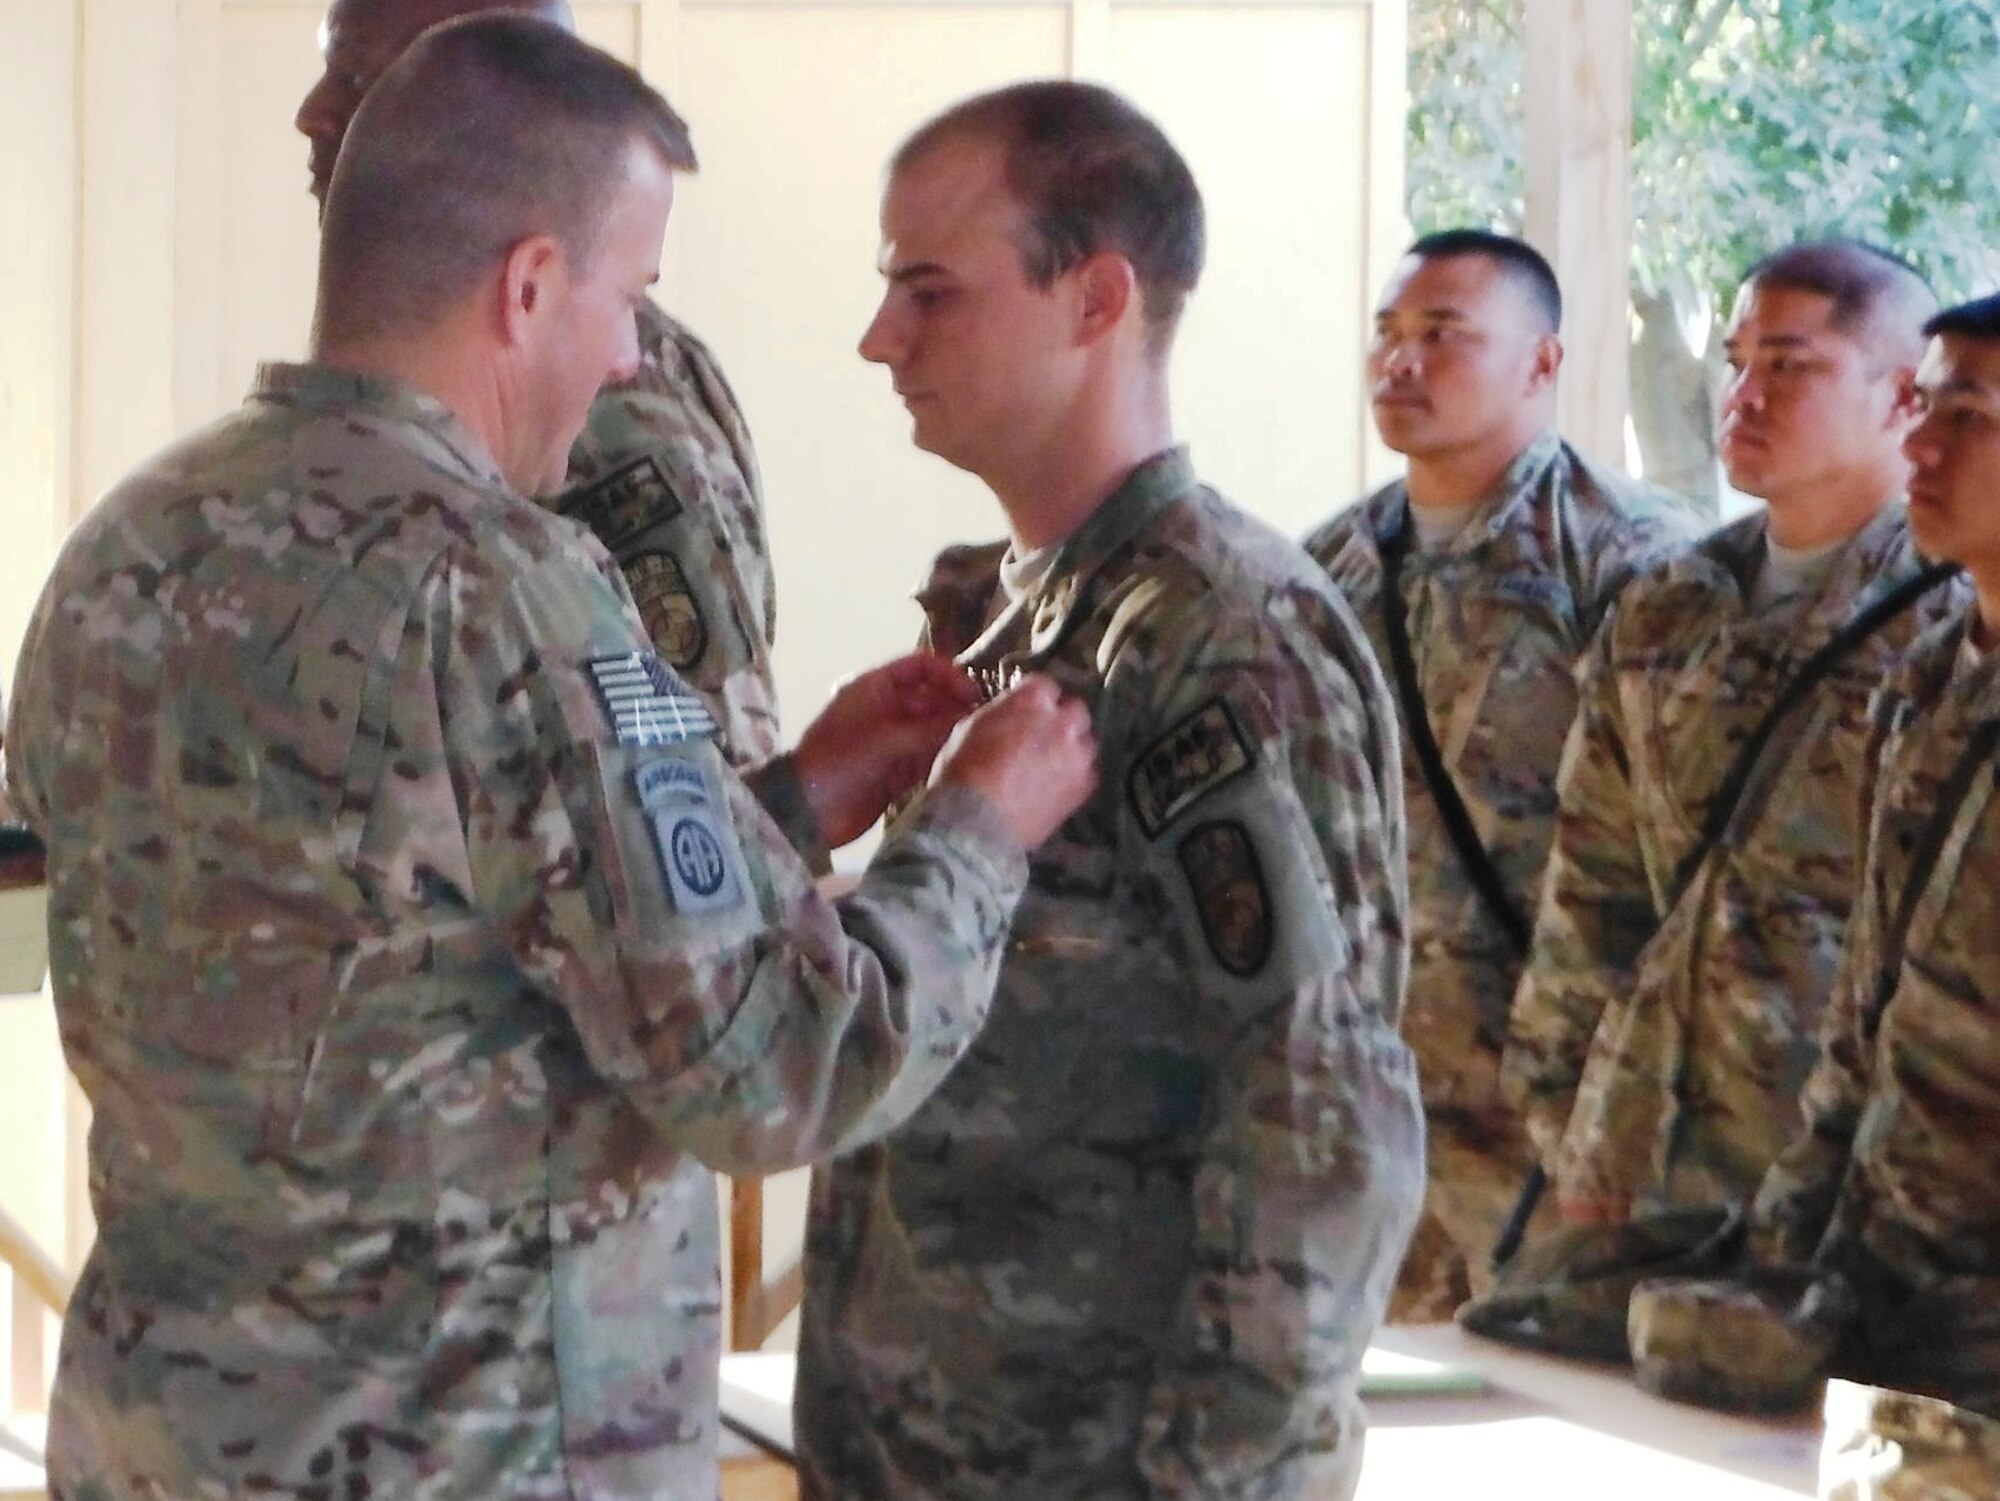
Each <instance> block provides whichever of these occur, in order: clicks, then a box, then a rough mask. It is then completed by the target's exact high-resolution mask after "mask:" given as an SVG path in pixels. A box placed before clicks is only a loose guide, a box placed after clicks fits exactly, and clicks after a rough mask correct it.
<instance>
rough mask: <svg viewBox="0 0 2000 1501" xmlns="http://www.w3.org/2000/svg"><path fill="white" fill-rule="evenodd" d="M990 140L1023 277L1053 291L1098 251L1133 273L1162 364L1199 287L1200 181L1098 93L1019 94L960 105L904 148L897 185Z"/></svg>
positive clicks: (1034, 86)
mask: <svg viewBox="0 0 2000 1501" xmlns="http://www.w3.org/2000/svg"><path fill="white" fill-rule="evenodd" d="M962 139H974V140H990V141H993V142H995V143H997V144H998V145H999V147H1000V149H1001V151H1002V152H1003V154H1004V157H1005V161H1006V167H1005V171H1006V182H1007V188H1008V191H1009V192H1011V193H1012V194H1013V196H1014V198H1015V201H1016V202H1018V203H1019V204H1020V205H1021V207H1022V209H1023V210H1024V211H1025V213H1026V216H1027V220H1028V229H1027V240H1026V243H1025V244H1023V245H1022V246H1021V267H1022V270H1023V272H1024V273H1025V274H1026V276H1027V278H1028V280H1029V282H1030V283H1032V284H1033V285H1035V286H1038V287H1046V286H1048V285H1049V284H1050V283H1052V282H1053V281H1054V280H1055V279H1056V278H1057V277H1058V276H1060V275H1062V274H1063V273H1064V272H1065V271H1068V270H1070V269H1071V268H1072V267H1074V266H1077V265H1079V264H1081V263H1082V262H1083V261H1085V260H1088V259H1089V258H1090V257H1091V256H1093V255H1097V254H1099V253H1101V252H1103V251H1113V252H1116V253H1117V254H1119V255H1122V256H1124V257H1125V259H1126V260H1128V261H1130V262H1131V263H1132V271H1133V274H1134V276H1135V277H1136V279H1137V280H1138V283H1139V291H1140V297H1141V305H1142V308H1143V310H1144V314H1145V319H1146V323H1147V327H1148V331H1149V334H1150V336H1151V342H1152V345H1153V348H1154V350H1155V352H1156V353H1160V352H1164V351H1165V349H1166V347H1167V345H1168V344H1169V343H1170V342H1171V341H1172V339H1173V332H1174V329H1175V328H1176V327H1177V326H1178V325H1179V323H1180V317H1181V312H1182V310H1183V309H1184V308H1185V307H1186V305H1187V298H1188V294H1189V293H1190V292H1192V291H1193V290H1194V288H1195V283H1196V282H1198V281H1199V280H1200V279H1201V268H1202V261H1203V258H1204V257H1205V255H1206V253H1207V236H1208V231H1207V224H1206V220H1205V216H1204V211H1203V209H1202V202H1201V189H1200V188H1198V187H1197V186H1196V185H1195V180H1194V173H1192V172H1191V171H1189V170H1188V164H1187V162H1186V161H1185V160H1183V158H1182V157H1181V154H1180V152H1179V151H1177V150H1175V149H1174V144H1173V142H1171V141H1169V140H1168V139H1167V136H1166V132H1165V131H1163V130H1161V129H1160V127H1159V126H1158V125H1156V124H1154V123H1153V121H1152V120H1150V119H1148V118H1147V117H1146V116H1145V115H1144V114H1141V113H1140V112H1139V110H1138V109H1136V108H1135V107H1134V106H1133V105H1132V104H1131V103H1129V102H1128V101H1126V100H1125V99H1123V98H1121V97H1120V96H1119V95H1117V94H1115V93H1113V92H1112V91H1111V90H1110V89H1106V88H1101V87H1099V86H1098V85H1096V84H1088V83H1072V82H1069V81H1066V80H1048V81H1043V82H1036V83H1021V84H1015V85H1013V86H1012V87H1010V88H1004V89H998V90H995V91H994V92H992V93H988V94H979V95H976V96H975V97H973V98H971V99H967V100H965V101H964V102H963V103H961V104H956V105H953V106H952V107H951V108H950V109H948V110H946V111H945V112H944V113H943V114H941V115H939V116H937V117H936V118H935V119H933V120H931V121H929V122H928V123H927V124H925V125H923V126H921V127H919V128H918V130H917V131H916V132H915V133H914V134H913V135H911V136H910V138H909V139H908V140H906V141H904V142H903V144H902V146H901V147H900V148H898V150H897V152H896V155H895V159H894V160H893V161H892V162H891V163H890V171H891V173H892V175H893V174H894V173H897V172H901V171H903V170H904V169H906V168H907V167H909V165H910V164H911V163H912V162H914V161H916V160H917V159H918V158H919V157H921V156H923V155H924V154H925V153H927V152H929V151H930V150H931V149H932V148H933V147H936V146H938V145H940V144H942V143H943V142H945V141H948V140H962Z"/></svg>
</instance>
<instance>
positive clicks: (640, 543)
mask: <svg viewBox="0 0 2000 1501" xmlns="http://www.w3.org/2000/svg"><path fill="white" fill-rule="evenodd" d="M648 336H649V338H650V337H651V331H650V330H648ZM571 473H572V480H573V481H578V480H581V481H584V483H582V484H580V485H579V488H578V489H577V490H576V491H573V492H572V494H571V497H570V498H569V499H568V500H567V501H566V502H565V508H566V509H567V510H569V511H570V512H571V513H572V514H575V515H577V516H579V517H580V518H581V519H583V520H585V521H586V522H587V523H588V524H589V525H590V526H591V527H592V529H593V530H594V531H596V532H597V534H598V535H599V537H600V538H601V539H603V540H604V541H605V542H606V544H607V545H608V546H612V547H613V549H614V551H615V552H616V553H617V555H618V557H619V560H620V562H621V564H622V566H623V567H624V568H625V570H626V573H627V577H628V579H629V580H630V582H631V586H632V590H633V593H634V594H635V595H636V596H637V597H638V600H639V606H640V616H641V619H642V621H643V622H644V624H645V626H646V629H647V631H648V633H649V634H650V635H651V636H652V638H653V641H654V644H655V646H656V647H657V648H658V650H659V651H660V652H661V654H662V655H664V656H665V657H667V658H668V660H669V661H670V662H672V663H674V664H676V666H677V668H678V670H679V671H681V672H682V674H683V675H684V676H685V677H686V678H687V679H688V680H689V681H690V682H691V683H692V684H693V686H694V688H695V690H696V691H697V692H699V693H701V694H703V695H704V696H706V697H707V698H708V700H709V702H710V704H711V706H712V707H713V708H714V710H715V712H716V713H717V715H718V717H719V718H720V719H721V720H722V721H723V726H724V729H725V730H726V732H727V736H726V742H725V743H726V747H727V753H728V755H729V758H730V760H731V762H732V764H734V765H737V766H739V767H740V766H746V765H754V764H757V763H760V762H763V761H765V760H767V759H769V758H770V757H771V756H773V755H775V754H776V753H777V751H778V748H779V743H780V741H779V728H778V693H777V682H776V678H775V676H774V673H773V668H772V657H771V652H772V648H773V645H774V643H775V639H776V633H777V596H776V589H775V586H774V583H773V577H772V568H771V554H770V546H769V542H768V538H767V534H766V531H765V525H764V496H763V482H762V479H761V477H760V474H759V471H758V466H757V457H756V452H755V449H754V447H753V446H752V444H751V441H750V429H749V425H748V423H747V422H746V421H745V419H744V416H743V410H742V407H741V406H740V405H739V403H738V402H737V399H736V393H735V392H734V391H733V390H732V389H731V388H730V385H729V382H728V381H727V380H726V379H725V378H724V377H723V374H722V370H721V368H720V366H719V365H718V364H717V363H716V359H715V356H714V355H713V354H712V353H711V352H710V351H709V349H708V347H707V346H706V345H705V344H703V343H702V342H701V340H700V339H698V338H696V337H695V336H694V335H693V334H692V333H690V332H688V331H687V330H686V329H684V328H681V327H680V326H679V325H678V324H674V323H672V322H671V321H666V322H664V323H663V325H662V326H661V327H660V329H659V330H658V332H657V343H654V344H651V345H650V347H649V349H648V356H647V359H646V361H645V363H644V364H643V365H642V366H641V367H640V369H639V372H638V373H637V374H636V375H635V376H634V377H633V378H632V379H631V380H630V381H627V382H624V383H622V384H620V385H618V386H615V387H612V388H610V389H608V390H607V391H606V392H605V393H604V394H603V395H602V396H601V397H600V398H599V399H598V400H597V402H595V403H594V404H593V405H592V407H591V411H590V417H589V424H588V426H587V428H586V430H585V432H584V433H583V434H582V435H581V436H580V437H579V439H578V442H577V444H576V447H575V449H574V450H573V451H572V454H571Z"/></svg>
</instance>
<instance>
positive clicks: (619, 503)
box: [556, 454, 685, 552]
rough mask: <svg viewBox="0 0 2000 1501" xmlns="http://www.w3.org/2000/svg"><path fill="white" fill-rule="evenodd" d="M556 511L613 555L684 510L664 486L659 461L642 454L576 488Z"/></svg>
mask: <svg viewBox="0 0 2000 1501" xmlns="http://www.w3.org/2000/svg"><path fill="white" fill-rule="evenodd" d="M556 509H557V510H559V511H561V512H562V514H563V515H565V516H568V517H570V518H571V519H572V520H575V521H581V522H582V523H583V524H584V525H585V526H587V527H589V528H590V530H591V532H592V533H593V534H594V535H595V536H596V538H597V540H598V541H600V542H602V543H603V544H604V545H605V547H606V548H607V549H609V550H610V551H612V552H616V551H617V550H618V549H619V547H620V546H621V545H622V544H624V543H626V542H629V541H631V540H632V539H633V538H634V537H636V536H638V535H639V534H640V533H641V532H643V531H645V530H646V529H647V528H649V527H653V526H657V525H659V524H660V523H661V522H663V521H672V520H673V519H674V518H675V517H676V516H678V515H680V513H681V512H682V511H683V510H684V509H685V507H684V506H683V505H682V503H681V498H680V497H679V496H678V495H676V494H674V487H673V486H672V485H670V484H669V483H667V475H666V471H665V470H663V469H661V468H660V461H659V460H658V459H656V458H654V457H653V456H652V455H651V454H642V455H641V456H640V457H638V458H636V459H634V460H632V462H631V463H629V464H621V465H619V466H618V467H617V468H616V469H614V470H612V471H611V472H610V473H609V474H607V475H605V476H604V477H603V478H602V479H596V480H592V481H591V482H590V483H589V484H587V485H579V486H577V488H576V489H574V490H572V491H570V492H569V493H568V494H567V495H565V496H564V497H563V498H562V499H561V500H560V501H558V502H557V505H556Z"/></svg>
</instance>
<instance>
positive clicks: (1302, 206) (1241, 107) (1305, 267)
mask: <svg viewBox="0 0 2000 1501" xmlns="http://www.w3.org/2000/svg"><path fill="white" fill-rule="evenodd" d="M1108 62H1109V66H1108V68H1107V69H1106V77H1105V81H1106V82H1107V83H1109V84H1111V85H1112V86H1113V87H1115V88H1117V89H1119V90H1120V91H1122V92H1123V93H1125V94H1126V95H1127V96H1128V97H1130V98H1131V99H1132V100H1133V101H1134V102H1135V103H1137V104H1138V105H1139V106H1140V107H1141V108H1143V109H1145V110H1146V111H1147V112H1148V113H1150V114H1151V115H1153V116H1154V118H1156V119H1158V120H1159V121H1160V122H1161V123H1162V125H1164V126H1165V127H1166V129H1167V131H1168V133H1169V134H1170V135H1171V136H1172V137H1173V138H1174V142H1175V144H1176V145H1177V146H1179V147H1180V149H1181V152H1182V154H1183V155H1185V156H1186V157H1187V158H1188V162H1189V164H1190V165H1191V166H1192V167H1193V168H1194V173H1195V178H1196V180H1197V181H1198V182H1199V183H1200V184H1201V188H1202V195H1203V197H1204V199H1205V200H1206V204H1207V209H1208V224H1209V245H1208V268H1207V271H1206V273H1205V274H1204V276H1203V278H1202V285H1201V287H1200V288H1199V289H1198V290H1197V291H1196V292H1195V295H1194V298H1193V300H1192V301H1191V302H1190V304H1189V307H1188V315H1187V321H1186V323H1185V325H1184V326H1183V328H1182V331H1181V338H1180V342H1179V346H1178V348H1177V350H1176V357H1175V362H1174V369H1173V390H1174V398H1175V400H1174V410H1175V417H1176V419H1177V421H1178V424H1179V427H1180V430H1181V432H1182V434H1183V436H1184V437H1186V438H1187V439H1188V440H1190V441H1191V442H1192V444H1193V445H1194V457H1195V462H1196V465H1197V467H1198V468H1199V470H1200V472H1201V473H1202V474H1203V476H1204V477H1205V478H1207V479H1208V480H1209V481H1210V482H1211V483H1212V484H1215V485H1216V486H1218V487H1219V488H1220V489H1222V490H1223V491H1224V492H1225V493H1226V494H1228V495H1229V496H1230V497H1231V498H1232V499H1234V500H1235V501H1236V502H1237V503H1238V504H1240V505H1242V506H1244V507H1245V508H1246V509H1249V510H1251V511H1254V512H1256V513H1257V514H1259V515H1261V516H1263V517H1264V518H1265V519H1266V520H1268V521H1270V522H1272V523H1273V524H1274V525H1277V526H1279V527H1280V528H1282V529H1283V530H1284V531H1286V532H1287V533H1293V534H1296V533H1298V532H1301V531H1303V530H1305V528H1306V527H1307V526H1308V525H1310V524H1311V523H1313V522H1315V521H1318V520H1321V519H1323V518H1324V517H1326V516H1327V515H1328V514H1330V513H1331V512H1332V511H1334V510H1336V509H1338V508H1340V507H1342V506H1344V505H1346V504H1347V503H1348V502H1349V501H1351V500H1352V499H1353V498H1354V496H1355V494H1356V492H1357V490H1358V489H1359V487H1360V484H1361V480H1362V442H1363V437H1362V426H1361V424H1362V421H1363V420H1364V417H1365V409H1364V400H1363V391H1362V380H1361V351H1362V346H1363V344H1364V342H1365V339H1366V329H1367V324H1366V321H1365V313H1366V309H1367V308H1368V305H1369V294H1370V290H1371V289H1370V288H1369V287H1368V286H1367V282H1366V279H1367V275H1368V270H1369V268H1368V250H1369V244H1368V237H1367V234H1366V218H1365V214H1364V212H1363V208H1364V205H1365V203H1366V201H1367V187H1368V164H1369V147H1370V141H1369V133H1368V131H1367V129H1366V128H1365V126H1366V117H1365V109H1366V103H1367V99H1368V77H1369V74H1368V68H1369V52H1368V11H1367V10H1366V9H1365V8H1362V7H1357V6H1351V5H1327V6H1319V5H1270V6H1262V5H1258V6H1253V5H1240V4H1173V5H1115V6H1113V8H1112V11H1111V42H1110V56H1109V59H1108Z"/></svg>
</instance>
